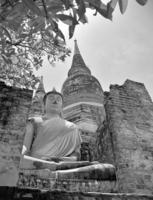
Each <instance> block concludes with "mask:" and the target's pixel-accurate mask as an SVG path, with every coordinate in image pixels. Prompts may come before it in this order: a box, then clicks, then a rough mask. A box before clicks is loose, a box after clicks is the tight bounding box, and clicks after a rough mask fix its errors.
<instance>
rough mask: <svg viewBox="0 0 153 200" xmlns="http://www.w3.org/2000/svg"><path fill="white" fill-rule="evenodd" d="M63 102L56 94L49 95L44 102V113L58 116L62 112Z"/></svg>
mask: <svg viewBox="0 0 153 200" xmlns="http://www.w3.org/2000/svg"><path fill="white" fill-rule="evenodd" d="M62 104H63V100H62V97H61V95H59V94H58V93H49V94H47V97H46V99H45V102H44V108H45V111H46V112H50V113H54V114H60V113H61V112H62Z"/></svg>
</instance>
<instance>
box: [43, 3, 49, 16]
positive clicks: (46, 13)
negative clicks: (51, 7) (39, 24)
mask: <svg viewBox="0 0 153 200" xmlns="http://www.w3.org/2000/svg"><path fill="white" fill-rule="evenodd" d="M42 4H43V7H44V11H45V15H46V19H48V18H49V17H48V12H47V8H46V4H45V0H42Z"/></svg>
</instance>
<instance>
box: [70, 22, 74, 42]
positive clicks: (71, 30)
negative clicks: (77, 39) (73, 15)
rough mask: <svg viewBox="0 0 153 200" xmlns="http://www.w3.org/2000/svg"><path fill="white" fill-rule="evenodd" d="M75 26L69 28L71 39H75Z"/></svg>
mask: <svg viewBox="0 0 153 200" xmlns="http://www.w3.org/2000/svg"><path fill="white" fill-rule="evenodd" d="M74 30H75V25H72V26H69V39H71V38H72V37H73V34H74Z"/></svg>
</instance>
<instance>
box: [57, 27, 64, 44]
mask: <svg viewBox="0 0 153 200" xmlns="http://www.w3.org/2000/svg"><path fill="white" fill-rule="evenodd" d="M57 36H59V37H60V38H62V39H63V40H64V42H65V37H64V34H63V33H62V31H61V30H60V29H58V32H57Z"/></svg>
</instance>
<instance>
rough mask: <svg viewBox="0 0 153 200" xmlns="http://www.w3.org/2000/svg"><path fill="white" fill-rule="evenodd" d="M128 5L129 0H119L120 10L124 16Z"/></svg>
mask: <svg viewBox="0 0 153 200" xmlns="http://www.w3.org/2000/svg"><path fill="white" fill-rule="evenodd" d="M127 5H128V0H119V8H120V11H121V13H122V14H124V12H125V11H126V9H127Z"/></svg>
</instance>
